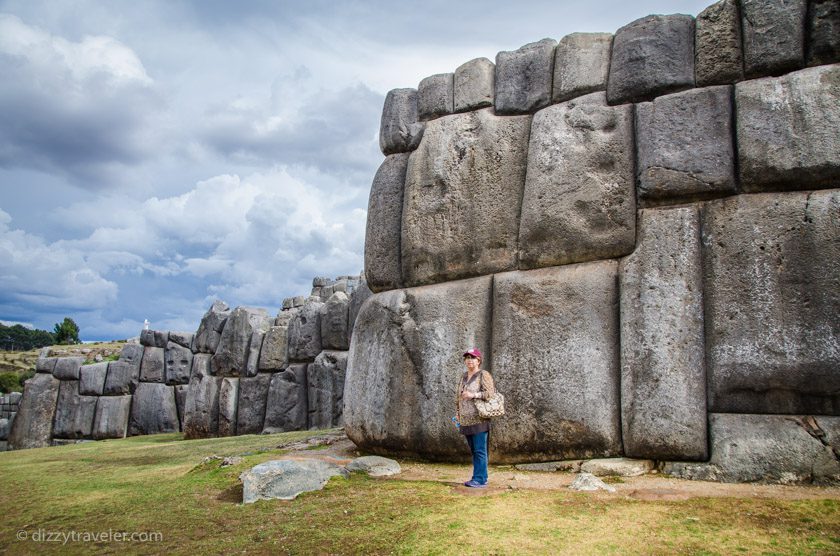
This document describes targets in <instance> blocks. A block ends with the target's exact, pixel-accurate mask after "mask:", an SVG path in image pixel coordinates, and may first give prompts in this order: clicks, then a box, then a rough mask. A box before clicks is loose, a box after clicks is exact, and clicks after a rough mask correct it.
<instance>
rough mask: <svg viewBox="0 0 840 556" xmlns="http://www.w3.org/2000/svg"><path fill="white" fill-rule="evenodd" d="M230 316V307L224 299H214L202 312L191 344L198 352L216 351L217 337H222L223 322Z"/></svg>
mask: <svg viewBox="0 0 840 556" xmlns="http://www.w3.org/2000/svg"><path fill="white" fill-rule="evenodd" d="M229 316H230V308H229V307H228V306H227V304H226V303H225V302H224V301H214V302H213V305H212V306H211V307H210V308H209V309H208V310H207V312H206V313H205V314H204V317H202V319H201V324H199V326H198V330H197V331H196V333H195V340H194V344H193V346H194V347H195V351H197V352H200V353H216V348H217V347H218V345H219V339H220V338H221V337H222V330H224V327H225V323H226V322H227V319H228V317H229Z"/></svg>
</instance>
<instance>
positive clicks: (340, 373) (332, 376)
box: [310, 351, 347, 427]
mask: <svg viewBox="0 0 840 556" xmlns="http://www.w3.org/2000/svg"><path fill="white" fill-rule="evenodd" d="M313 365H314V366H315V367H317V368H318V369H317V370H316V371H315V372H316V373H317V374H318V375H319V376H320V377H321V379H322V384H327V380H329V385H330V386H329V388H330V394H331V396H332V418H331V426H333V427H338V426H341V425H343V424H344V419H343V413H344V378H345V375H346V374H347V352H346V351H322V352H321V353H320V354H318V357H316V358H315V363H313ZM326 377H329V379H327V378H326ZM311 384H312V382H311V381H310V386H311Z"/></svg>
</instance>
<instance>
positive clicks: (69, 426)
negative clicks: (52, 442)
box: [52, 380, 99, 438]
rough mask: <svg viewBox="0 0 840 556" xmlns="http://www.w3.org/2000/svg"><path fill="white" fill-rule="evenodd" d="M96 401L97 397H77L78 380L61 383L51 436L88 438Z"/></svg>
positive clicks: (91, 428)
mask: <svg viewBox="0 0 840 556" xmlns="http://www.w3.org/2000/svg"><path fill="white" fill-rule="evenodd" d="M98 399H99V398H98V396H81V395H79V381H78V380H63V381H61V387H60V388H59V391H58V401H57V402H56V407H55V421H54V422H53V431H52V435H53V436H54V437H56V438H90V435H91V432H92V430H93V417H94V414H95V412H96V401H97V400H98Z"/></svg>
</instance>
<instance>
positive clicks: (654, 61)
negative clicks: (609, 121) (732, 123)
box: [607, 14, 694, 104]
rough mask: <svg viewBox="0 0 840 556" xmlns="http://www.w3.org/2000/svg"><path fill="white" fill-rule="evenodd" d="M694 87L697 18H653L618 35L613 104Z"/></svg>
mask: <svg viewBox="0 0 840 556" xmlns="http://www.w3.org/2000/svg"><path fill="white" fill-rule="evenodd" d="M693 86H694V18H692V17H691V16H689V15H681V14H676V15H649V16H647V17H643V18H641V19H637V20H636V21H634V22H632V23H628V24H627V25H625V26H624V27H622V28H621V29H619V30H618V31H616V32H615V38H614V39H613V47H612V59H611V61H610V75H609V78H608V79H607V100H608V101H609V103H610V104H621V103H623V102H639V101H642V100H648V99H651V98H653V97H656V96H658V95H662V94H665V93H672V92H675V91H679V90H682V89H688V88H691V87H693Z"/></svg>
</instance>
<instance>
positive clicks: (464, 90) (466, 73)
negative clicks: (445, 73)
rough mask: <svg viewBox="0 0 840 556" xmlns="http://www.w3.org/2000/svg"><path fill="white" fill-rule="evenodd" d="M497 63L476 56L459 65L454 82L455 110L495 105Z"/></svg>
mask: <svg viewBox="0 0 840 556" xmlns="http://www.w3.org/2000/svg"><path fill="white" fill-rule="evenodd" d="M495 86H496V65H495V64H494V63H493V62H491V61H490V60H488V59H487V58H476V59H474V60H470V61H469V62H466V63H464V64H461V65H460V66H458V69H456V70H455V77H454V83H453V89H454V93H453V96H454V108H455V112H466V111H468V110H477V109H478V108H486V107H488V106H493V96H494V95H493V91H494V90H495Z"/></svg>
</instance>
